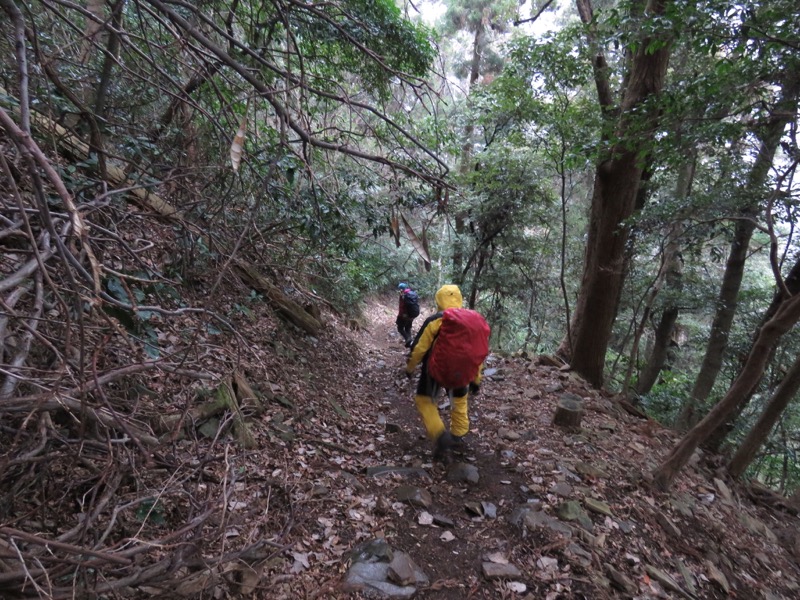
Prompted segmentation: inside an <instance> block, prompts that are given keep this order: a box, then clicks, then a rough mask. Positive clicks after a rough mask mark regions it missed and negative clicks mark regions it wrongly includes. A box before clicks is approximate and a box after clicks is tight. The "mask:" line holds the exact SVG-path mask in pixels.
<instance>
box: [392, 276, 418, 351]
mask: <svg viewBox="0 0 800 600" xmlns="http://www.w3.org/2000/svg"><path fill="white" fill-rule="evenodd" d="M397 289H398V290H400V305H399V307H398V310H397V319H396V320H395V323H396V324H397V331H398V333H399V334H400V335H401V336H403V343H404V344H405V347H406V348H409V347H410V346H411V341H412V340H413V338H412V337H411V325H412V324H413V323H414V319H416V318H417V317H418V316H419V296H418V295H417V292H415V291H414V290H412V289H411V286H409V285H408V284H407V283H401V284H400V285H398V286H397Z"/></svg>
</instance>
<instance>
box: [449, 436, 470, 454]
mask: <svg viewBox="0 0 800 600" xmlns="http://www.w3.org/2000/svg"><path fill="white" fill-rule="evenodd" d="M451 437H452V438H453V452H455V453H456V454H466V453H467V442H465V441H464V436H463V435H453V436H451Z"/></svg>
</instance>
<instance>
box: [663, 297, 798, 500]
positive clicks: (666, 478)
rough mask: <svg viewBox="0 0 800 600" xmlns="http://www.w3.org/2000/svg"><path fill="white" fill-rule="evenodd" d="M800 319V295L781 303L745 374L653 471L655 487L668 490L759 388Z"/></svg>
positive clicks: (764, 332)
mask: <svg viewBox="0 0 800 600" xmlns="http://www.w3.org/2000/svg"><path fill="white" fill-rule="evenodd" d="M798 319H800V296H792V297H791V298H790V299H788V300H787V301H786V302H784V303H783V304H781V306H780V307H779V308H778V310H777V312H776V313H775V316H774V317H772V318H771V319H770V320H769V321H768V322H767V323H765V324H764V327H762V328H761V331H759V333H758V338H757V339H756V341H755V343H754V344H753V348H752V349H751V350H750V354H749V355H748V356H747V361H745V364H744V366H743V367H742V370H741V372H740V373H739V375H738V376H737V377H736V380H735V381H734V382H733V385H732V386H731V387H730V389H729V390H728V393H727V394H725V397H724V398H723V399H722V400H720V401H719V402H718V403H717V405H716V406H714V408H713V409H712V410H711V411H710V412H709V413H708V414H707V415H706V416H705V418H704V419H703V420H702V421H700V422H699V423H698V424H697V425H695V426H694V427H693V428H692V429H691V430H690V431H689V432H688V433H687V434H686V435H685V436H683V439H681V441H680V442H678V444H676V446H675V447H674V448H673V449H672V451H671V452H670V453H669V456H667V459H666V460H665V461H664V462H663V463H662V464H661V466H659V467H658V468H657V469H656V470H655V471H654V472H653V484H654V485H655V486H656V487H657V488H659V489H661V490H667V489H669V487H670V486H671V485H672V482H673V481H674V480H675V477H676V476H677V474H678V472H679V471H680V470H681V469H682V468H683V467H684V465H686V463H687V462H688V460H689V458H690V457H691V456H692V453H693V452H694V451H695V449H696V448H697V447H698V446H699V445H700V444H701V443H702V442H703V441H704V440H705V439H706V438H707V437H708V436H709V435H710V433H711V432H712V431H713V430H714V429H715V428H716V427H718V426H719V424H720V423H722V422H723V421H725V419H727V418H728V417H729V416H730V414H731V412H732V411H733V410H734V409H735V408H736V406H737V405H738V403H739V401H740V400H741V398H742V397H744V396H746V395H748V394H751V393H752V392H753V390H754V389H755V388H756V386H757V385H758V382H759V381H760V380H761V377H762V376H763V374H764V369H765V368H766V366H767V360H768V358H769V354H770V352H771V351H772V349H773V348H774V347H775V345H776V344H777V343H778V341H779V340H780V338H781V336H783V334H784V333H786V332H787V331H789V330H790V329H791V328H792V327H793V326H794V324H795V323H797V321H798Z"/></svg>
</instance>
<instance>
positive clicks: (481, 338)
mask: <svg viewBox="0 0 800 600" xmlns="http://www.w3.org/2000/svg"><path fill="white" fill-rule="evenodd" d="M490 331H491V330H490V329H489V324H488V323H487V322H486V319H484V318H483V316H482V315H481V314H480V313H478V312H475V311H474V310H469V309H468V308H448V309H447V310H445V311H444V313H443V314H442V325H441V327H440V328H439V334H438V335H437V337H436V341H435V342H434V344H433V350H431V355H430V358H429V359H428V374H429V375H430V376H431V377H432V378H433V379H434V381H436V382H437V383H438V384H439V385H441V386H442V387H444V388H447V389H450V390H453V389H457V388H463V387H466V386H467V385H468V384H469V382H470V381H472V380H473V379H475V376H476V375H477V374H478V369H480V367H481V364H482V363H483V361H484V360H485V359H486V357H487V356H488V355H489V333H490Z"/></svg>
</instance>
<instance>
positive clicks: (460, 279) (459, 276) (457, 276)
mask: <svg viewBox="0 0 800 600" xmlns="http://www.w3.org/2000/svg"><path fill="white" fill-rule="evenodd" d="M485 35H486V29H485V27H484V25H483V21H481V22H480V24H479V25H478V27H477V29H476V30H475V38H474V40H473V44H472V61H471V62H470V68H469V87H468V88H467V96H469V92H470V91H472V88H473V87H474V86H475V84H476V83H477V82H478V78H479V77H480V74H481V60H482V58H483V44H484V41H483V38H484V36H485ZM474 132H475V125H474V123H473V122H472V119H468V121H467V124H466V127H465V128H464V141H463V143H462V144H461V159H460V164H459V172H460V173H461V175H462V176H463V175H465V174H466V173H468V172H469V169H470V164H471V158H472V136H473V135H474ZM466 224H467V215H466V213H465V212H463V211H462V210H461V209H460V208H459V210H458V213H457V214H456V216H455V225H456V241H455V243H454V244H453V282H454V283H455V284H456V285H462V284H463V283H464V274H463V272H462V265H463V264H464V235H465V234H466V230H467V228H466Z"/></svg>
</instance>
